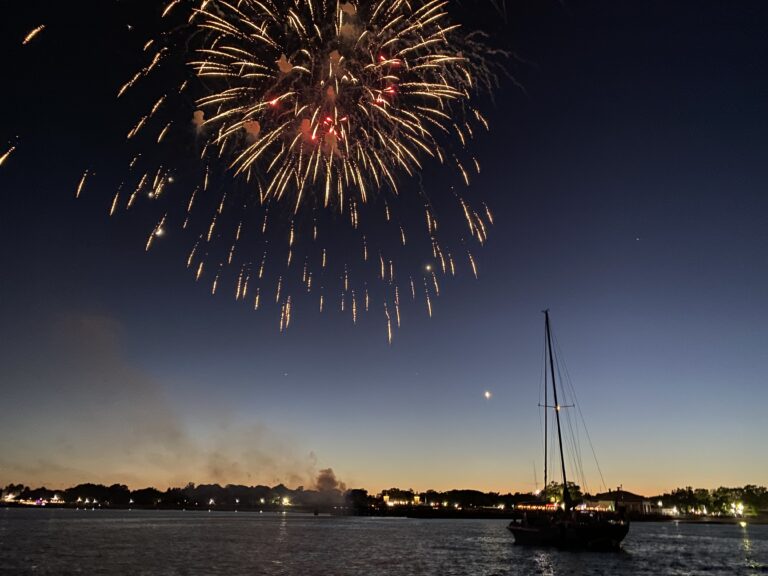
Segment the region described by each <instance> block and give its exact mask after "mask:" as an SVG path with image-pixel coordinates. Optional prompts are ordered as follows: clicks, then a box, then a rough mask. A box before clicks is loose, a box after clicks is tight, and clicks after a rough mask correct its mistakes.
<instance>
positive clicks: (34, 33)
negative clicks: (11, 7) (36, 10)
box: [21, 24, 45, 46]
mask: <svg viewBox="0 0 768 576" xmlns="http://www.w3.org/2000/svg"><path fill="white" fill-rule="evenodd" d="M43 30H45V24H40V26H38V27H37V28H33V29H32V30H30V31H29V34H27V35H26V36H25V37H24V40H22V42H21V45H22V46H26V45H27V44H29V43H30V42H32V40H34V39H35V37H36V36H37V35H38V34H40V32H42V31H43Z"/></svg>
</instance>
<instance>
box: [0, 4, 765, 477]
mask: <svg viewBox="0 0 768 576" xmlns="http://www.w3.org/2000/svg"><path fill="white" fill-rule="evenodd" d="M3 4H5V3H3ZM126 4H127V5H128V6H127V7H126V6H125V5H126ZM9 5H10V4H9ZM94 6H102V5H101V4H98V5H97V4H95V3H94ZM117 6H118V7H117V8H114V11H111V9H110V8H104V7H102V8H93V10H94V12H93V13H90V14H85V15H84V16H83V17H82V18H83V19H82V20H81V21H79V23H78V20H79V19H80V15H77V17H74V16H73V15H71V14H70V15H69V16H68V15H66V14H65V13H64V12H63V11H62V12H61V13H56V11H57V10H60V9H57V8H54V9H52V10H53V12H49V8H48V7H47V6H45V7H43V5H42V4H40V5H39V6H35V3H30V6H29V7H27V8H19V7H18V6H17V5H16V4H14V5H13V6H12V8H11V7H6V13H10V14H13V16H14V17H12V18H7V19H4V21H3V23H2V24H1V25H0V32H2V41H1V42H2V48H3V53H4V54H5V57H4V61H5V68H6V71H5V73H4V77H5V78H6V81H5V82H4V88H3V92H2V94H0V110H2V114H3V122H2V124H1V125H0V153H2V152H3V151H4V150H5V149H6V148H7V147H8V145H12V144H16V145H17V150H16V151H15V152H14V153H13V155H11V156H10V157H9V159H8V160H7V161H6V163H5V164H4V165H3V166H2V167H0V194H2V202H3V208H2V210H0V218H1V219H2V225H1V226H0V266H1V267H2V270H3V274H2V280H1V281H0V317H2V319H3V321H2V324H1V325H0V339H1V340H0V342H1V343H2V346H1V347H0V391H1V392H2V396H3V397H4V399H5V400H4V402H3V404H4V406H6V413H5V414H4V416H3V418H2V420H1V421H0V483H5V482H10V481H22V482H26V483H32V484H35V483H48V484H57V483H66V482H74V481H86V480H100V481H117V480H127V481H128V482H130V483H137V484H146V483H153V484H156V485H158V486H160V487H163V486H165V485H166V484H167V483H170V482H184V481H186V480H193V481H199V482H202V481H208V480H215V481H220V482H247V483H257V482H276V481H285V482H287V483H292V484H299V483H302V484H306V483H308V482H309V480H308V478H311V477H312V476H313V470H314V467H315V466H318V467H329V466H330V467H333V468H334V470H335V471H336V472H337V474H338V475H339V477H340V478H341V479H342V480H344V481H346V482H347V483H348V484H350V485H356V486H357V485H361V486H366V487H368V488H370V489H374V490H376V489H381V488H385V487H388V486H390V485H400V486H403V487H406V486H409V487H413V488H417V489H426V488H438V489H439V488H450V487H475V488H479V489H496V490H504V491H506V490H522V489H528V488H531V487H532V485H533V482H534V471H533V468H534V462H536V464H535V466H536V467H537V469H538V472H537V474H538V481H539V482H541V463H540V455H539V452H540V424H539V417H538V414H537V408H536V404H537V402H538V386H539V381H540V372H541V365H540V359H541V353H542V339H543V318H542V316H541V314H540V310H542V309H543V308H545V307H549V308H550V309H551V310H552V316H553V321H554V326H555V330H556V332H557V335H558V338H559V341H560V344H561V346H562V349H563V352H564V354H565V358H566V360H567V361H568V367H569V369H570V372H571V375H572V377H573V380H574V383H575V385H576V387H577V390H578V391H579V397H580V400H581V403H582V404H581V406H582V410H583V412H584V415H585V417H586V419H587V422H588V425H589V426H590V433H591V435H592V439H593V442H594V444H595V448H596V450H597V452H598V456H599V458H600V461H601V466H602V469H603V472H604V474H605V476H606V481H607V482H608V484H609V485H611V486H613V485H617V484H623V485H624V486H625V487H626V488H628V489H630V490H635V491H639V492H643V491H645V492H654V491H658V490H662V489H667V488H671V487H674V486H676V485H682V484H694V485H701V486H707V487H714V486H716V485H720V484H743V483H747V482H752V483H761V482H762V483H765V482H766V480H768V468H766V464H765V459H764V458H760V457H759V455H760V454H762V453H763V452H764V448H763V446H762V444H763V442H762V438H764V437H765V434H766V432H768V430H766V425H765V422H764V420H763V416H762V415H763V412H764V409H763V407H764V406H765V404H766V402H768V393H766V377H765V373H766V370H765V368H766V365H767V364H768V354H767V353H766V345H767V344H768V327H766V318H767V317H768V297H766V294H768V270H767V267H768V227H766V218H767V216H768V199H767V197H766V194H765V189H766V187H765V183H766V181H768V144H767V143H766V133H767V131H766V128H768V110H767V107H766V102H768V58H766V56H768V32H766V31H768V6H764V5H763V3H760V2H728V3H725V2H714V1H712V2H696V3H693V2H670V1H651V2H635V3H629V2H621V3H617V2H608V1H605V2H588V3H577V2H574V3H570V2H567V3H558V2H522V3H519V5H518V6H511V7H509V10H508V15H507V16H508V19H509V24H508V26H502V25H501V24H496V25H494V26H493V27H492V29H493V31H494V39H495V41H497V42H499V43H502V44H505V45H507V46H511V47H512V49H513V50H514V51H515V53H516V54H517V55H518V57H519V60H517V61H515V62H514V64H513V66H512V72H513V74H514V76H515V78H516V80H517V82H518V83H519V84H520V85H521V86H522V89H521V88H519V87H516V86H515V85H513V83H511V82H506V83H504V85H503V86H502V87H501V88H500V89H499V90H498V91H497V92H496V93H495V105H493V106H491V107H490V108H489V110H488V116H489V118H490V121H491V132H490V134H487V135H483V136H481V137H480V138H478V140H477V141H476V142H475V143H474V149H475V151H476V154H477V156H478V157H479V158H480V159H481V160H482V163H483V172H482V173H481V174H480V175H479V176H478V177H477V178H476V179H475V181H474V183H473V188H472V191H471V193H470V195H472V196H474V197H477V198H482V199H484V200H486V201H487V202H488V204H489V205H490V206H491V208H492V209H493V212H494V216H495V222H496V224H495V226H494V228H493V229H492V231H491V234H490V240H489V242H488V245H487V246H486V248H484V249H482V250H480V251H478V252H477V253H476V257H477V260H478V263H479V266H480V277H479V280H475V279H474V278H473V277H472V276H471V274H468V273H464V274H463V275H460V276H459V277H457V278H456V279H453V280H446V281H444V282H443V291H442V294H441V296H440V298H439V299H437V301H436V302H435V314H434V317H433V318H432V319H428V318H427V317H426V314H424V313H423V311H421V310H417V309H415V308H414V309H412V310H409V311H408V313H407V314H406V316H405V317H404V324H403V328H402V329H400V330H399V331H397V333H396V336H395V339H394V342H393V343H392V345H391V346H388V345H387V342H386V336H385V332H384V330H383V328H382V322H381V318H380V315H379V316H374V315H369V316H365V317H364V318H363V319H362V320H361V321H360V322H359V323H358V325H357V326H355V327H353V326H352V324H351V322H350V321H349V318H348V317H347V316H342V315H340V314H337V313H334V312H329V313H325V314H323V315H319V314H317V313H316V312H314V311H306V312H300V313H297V316H296V320H295V321H294V323H293V324H292V326H291V328H290V330H288V331H287V332H285V333H282V334H281V333H279V331H278V330H277V328H276V323H275V321H274V319H273V318H272V317H268V316H266V315H265V314H259V313H254V312H251V311H249V310H248V308H247V307H244V306H241V305H240V304H237V303H235V302H234V301H233V300H232V299H231V297H230V296H228V295H227V296H225V295H218V294H217V295H216V296H215V297H212V296H211V295H210V291H209V288H208V287H205V286H201V285H197V284H195V283H194V282H193V281H192V280H191V279H190V277H189V274H188V273H187V272H186V271H185V270H184V260H185V259H186V244H182V243H180V242H175V241H174V240H173V239H170V240H169V241H168V242H167V243H166V244H164V245H163V246H162V247H161V248H160V249H159V250H156V251H153V252H150V253H149V254H145V252H144V241H145V239H146V235H145V226H144V223H143V222H141V221H137V219H131V218H127V217H125V218H113V219H109V218H108V217H107V215H106V211H107V208H108V205H109V201H110V200H111V195H112V189H111V188H110V189H104V190H102V189H100V187H99V186H100V185H99V184H98V182H99V180H98V178H96V179H94V184H93V185H92V186H91V187H90V188H88V189H87V191H86V193H85V194H84V195H83V197H82V198H81V199H80V200H78V201H75V199H74V197H73V196H74V188H75V187H76V185H77V182H78V180H79V178H80V175H81V174H82V172H83V170H84V169H86V168H89V169H91V170H94V171H96V173H97V174H96V176H97V177H99V176H101V177H104V179H105V180H107V181H109V180H110V178H111V179H115V178H117V179H119V178H120V175H119V174H117V172H118V171H120V170H122V169H123V168H122V166H124V164H125V163H124V156H123V155H121V154H118V153H117V152H115V150H116V149H117V147H118V145H119V143H121V141H122V139H123V138H124V134H125V130H124V125H125V124H126V122H127V120H126V118H125V117H124V116H125V112H124V111H121V109H120V108H119V107H118V106H117V104H116V103H115V102H114V93H115V89H116V87H117V86H119V85H120V83H121V82H122V81H123V80H124V79H125V78H126V77H127V76H129V75H130V73H131V70H132V68H131V66H132V64H133V60H132V58H133V56H132V55H131V54H132V51H133V50H135V48H136V45H139V46H140V44H141V43H142V42H143V37H141V38H139V39H132V36H131V34H133V33H135V34H139V33H140V30H139V31H136V30H134V32H129V31H128V30H127V29H124V28H123V27H122V20H121V19H124V18H125V15H126V14H129V15H131V14H134V13H136V12H138V9H137V8H136V6H133V5H132V3H130V2H128V3H117ZM96 10H101V12H99V13H96V12H95V11H96ZM486 18H487V16H486ZM480 19H481V20H483V19H484V18H482V17H481V18H480ZM43 22H44V23H46V24H47V28H46V30H45V31H44V32H43V33H42V34H41V35H40V36H39V37H38V38H37V39H36V40H35V42H33V43H32V44H30V45H29V46H26V47H23V48H22V47H21V42H20V39H21V38H23V36H24V34H25V33H26V31H28V30H29V29H31V28H33V27H34V26H35V25H37V24H39V23H43ZM136 27H137V28H139V29H141V27H142V26H141V23H140V22H139V23H137V24H136ZM113 107H114V108H113ZM427 170H428V176H429V178H428V179H425V181H426V182H428V184H427V185H428V186H429V185H432V186H435V187H437V186H439V185H444V184H446V183H448V182H450V181H451V179H452V178H455V175H453V174H451V175H447V174H443V172H442V171H441V169H439V168H436V167H429V168H428V169H427ZM113 173H114V174H113ZM485 390H490V391H491V392H492V393H493V396H492V398H491V399H490V400H486V399H484V397H483V392H484V391H485ZM597 486H598V485H597V480H595V487H597Z"/></svg>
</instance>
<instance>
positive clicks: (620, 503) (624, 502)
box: [589, 489, 653, 514]
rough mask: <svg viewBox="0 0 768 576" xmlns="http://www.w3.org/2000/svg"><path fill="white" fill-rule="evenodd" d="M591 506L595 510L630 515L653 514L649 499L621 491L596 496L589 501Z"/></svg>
mask: <svg viewBox="0 0 768 576" xmlns="http://www.w3.org/2000/svg"><path fill="white" fill-rule="evenodd" d="M589 504H590V505H592V506H594V507H595V508H608V509H609V510H615V511H617V512H621V511H624V512H627V513H629V514H651V513H652V511H653V510H652V508H653V507H652V504H651V501H650V500H649V499H648V498H646V497H645V496H640V495H638V494H633V493H632V492H627V491H626V490H621V489H619V490H609V491H608V492H603V493H602V494H596V495H595V496H592V497H591V498H590V499H589Z"/></svg>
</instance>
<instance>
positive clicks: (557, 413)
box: [544, 310, 571, 510]
mask: <svg viewBox="0 0 768 576" xmlns="http://www.w3.org/2000/svg"><path fill="white" fill-rule="evenodd" d="M544 319H545V324H546V328H547V348H548V349H549V370H550V374H551V376H552V397H553V400H554V401H555V418H556V420H557V441H558V443H559V445H560V464H561V465H562V467H563V502H565V508H566V510H569V509H570V508H571V495H570V493H569V492H568V480H567V479H566V476H565V456H564V455H563V434H562V432H561V431H560V404H558V403H557V386H556V385H555V361H554V358H553V355H552V330H551V329H550V327H549V310H545V311H544Z"/></svg>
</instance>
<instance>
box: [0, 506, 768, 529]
mask: <svg viewBox="0 0 768 576" xmlns="http://www.w3.org/2000/svg"><path fill="white" fill-rule="evenodd" d="M0 508H14V509H23V510H82V511H96V510H114V511H117V510H122V511H137V512H152V511H158V512H161V511H162V512H171V511H176V512H201V513H214V512H230V513H231V512H237V513H241V512H242V513H245V514H269V515H281V514H285V515H297V514H300V515H314V516H324V517H328V516H334V517H338V516H350V517H358V518H361V517H368V518H403V519H411V520H510V519H511V518H513V517H514V511H513V510H443V509H439V508H438V509H435V508H428V507H423V509H421V507H419V508H416V507H414V508H412V509H410V510H387V511H384V512H379V511H374V512H371V513H366V514H359V513H356V512H355V511H354V510H352V509H350V508H347V507H319V508H310V507H306V506H292V507H291V508H290V509H285V508H282V507H280V506H264V507H250V506H240V507H232V506H213V507H202V508H201V507H192V508H179V507H175V506H156V507H150V506H98V505H97V506H73V505H70V504H47V505H45V506H33V505H26V504H19V503H14V502H0ZM630 520H631V522H638V523H646V522H659V523H665V524H668V523H672V522H676V523H679V524H712V525H740V524H742V523H746V524H747V525H750V524H751V525H768V514H759V515H757V516H749V517H741V518H733V517H725V516H722V517H701V516H695V515H691V516H677V517H672V516H660V515H642V516H632V517H631V518H630Z"/></svg>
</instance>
